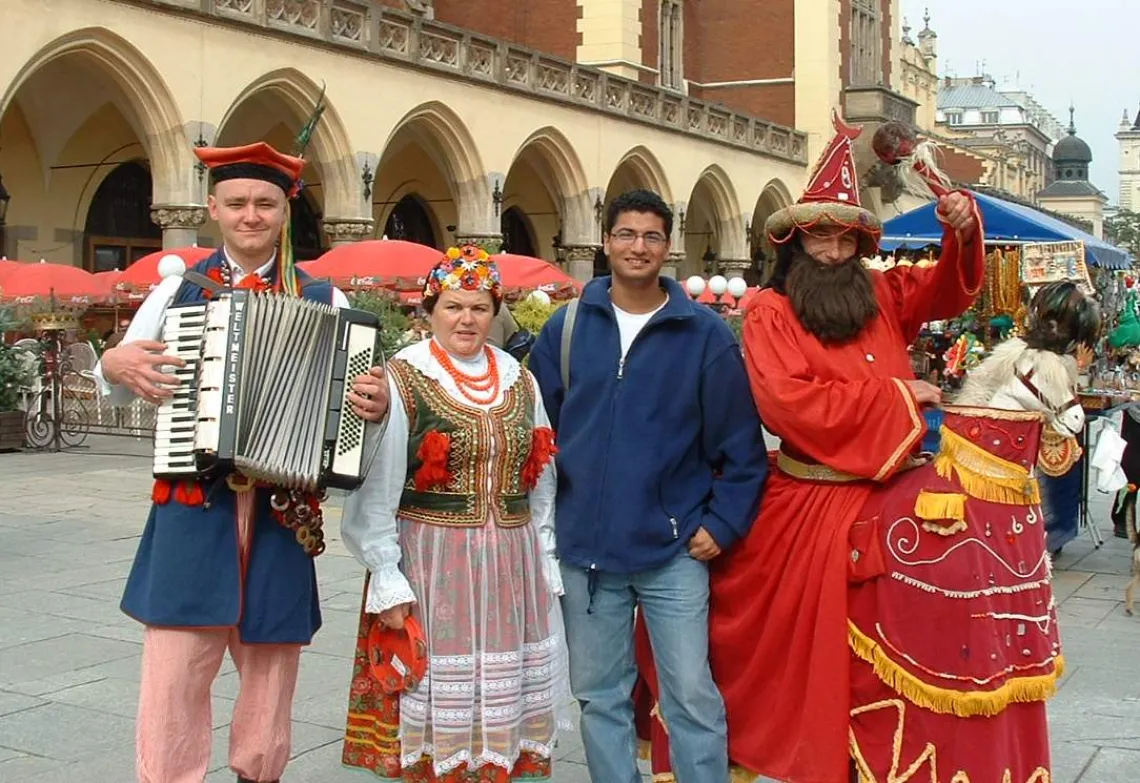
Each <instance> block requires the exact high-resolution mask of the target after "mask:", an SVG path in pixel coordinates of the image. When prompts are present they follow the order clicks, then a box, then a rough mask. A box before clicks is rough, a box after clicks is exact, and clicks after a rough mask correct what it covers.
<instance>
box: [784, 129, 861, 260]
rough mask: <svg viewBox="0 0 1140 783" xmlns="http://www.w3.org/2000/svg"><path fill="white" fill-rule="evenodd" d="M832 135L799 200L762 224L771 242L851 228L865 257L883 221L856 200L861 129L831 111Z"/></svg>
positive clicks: (786, 240) (857, 198)
mask: <svg viewBox="0 0 1140 783" xmlns="http://www.w3.org/2000/svg"><path fill="white" fill-rule="evenodd" d="M831 119H832V124H833V125H834V126H835V136H834V137H833V138H832V140H831V143H829V144H828V145H827V148H826V149H824V151H823V154H822V155H820V158H819V161H818V162H817V163H816V164H815V168H814V169H813V170H812V173H811V177H810V178H809V179H808V183H807V187H806V188H804V194H803V195H802V196H801V197H800V200H799V201H797V202H796V203H795V204H792V205H791V206H788V207H784V208H783V209H780V210H777V211H776V212H774V213H773V214H772V215H771V216H770V217H769V218H768V221H767V223H766V224H765V229H766V230H767V232H768V238H769V239H770V240H771V241H772V243H773V244H776V245H782V244H784V243H786V242H788V241H790V240H791V239H792V238H793V237H794V236H795V235H796V231H797V230H798V231H812V230H813V229H816V228H839V229H842V230H844V231H854V232H855V233H856V236H857V237H858V241H859V250H860V252H861V253H863V254H864V255H867V256H872V255H874V254H875V253H877V252H878V247H879V236H880V235H881V234H882V232H883V224H882V222H881V221H880V220H879V218H878V216H876V215H875V214H874V213H873V212H871V211H870V210H868V209H866V208H865V207H863V205H862V204H861V203H860V202H859V177H858V174H857V172H856V170H855V151H854V142H855V139H857V138H858V137H859V134H860V133H862V132H863V129H862V128H857V127H852V126H850V125H848V124H847V123H845V122H844V121H843V120H842V119H841V118H840V117H839V114H838V113H837V112H833V113H832V117H831Z"/></svg>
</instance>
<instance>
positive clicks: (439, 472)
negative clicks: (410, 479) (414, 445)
mask: <svg viewBox="0 0 1140 783" xmlns="http://www.w3.org/2000/svg"><path fill="white" fill-rule="evenodd" d="M450 457H451V436H450V435H448V434H447V433H446V432H440V431H439V430H432V431H431V432H428V433H427V434H426V435H424V442H423V443H421V444H420V448H419V450H418V451H416V459H418V460H420V462H422V463H423V464H422V465H420V468H419V470H417V471H416V473H415V476H414V479H415V482H416V490H417V491H419V492H426V491H427V490H428V489H430V488H431V487H445V486H447V485H448V484H449V483H451V480H452V478H454V476H453V475H452V473H451V471H450V470H448V469H447V463H448V460H449V459H450Z"/></svg>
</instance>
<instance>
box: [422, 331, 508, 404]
mask: <svg viewBox="0 0 1140 783" xmlns="http://www.w3.org/2000/svg"><path fill="white" fill-rule="evenodd" d="M483 353H484V355H485V356H486V357H487V372H485V373H483V374H482V375H468V374H466V373H464V372H461V371H460V370H459V368H458V367H456V366H455V363H454V362H453V361H451V356H449V355H448V353H447V351H445V350H443V348H441V347H440V345H439V343H437V342H436V341H435V340H432V341H431V355H432V356H434V357H435V360H436V361H437V362H439V363H440V366H442V367H443V369H444V371H445V372H446V373H447V374H448V375H450V376H451V380H453V381H455V387H456V388H457V389H459V393H460V394H462V395H463V396H464V397H465V398H467V399H468V400H469V401H470V402H473V403H475V404H476V405H490V404H491V403H492V402H494V400H495V398H496V397H498V396H499V367H498V363H497V362H496V361H495V353H494V351H492V350H491V348H490V346H486V345H485V346H483ZM468 390H470V391H468ZM483 395H486V396H483Z"/></svg>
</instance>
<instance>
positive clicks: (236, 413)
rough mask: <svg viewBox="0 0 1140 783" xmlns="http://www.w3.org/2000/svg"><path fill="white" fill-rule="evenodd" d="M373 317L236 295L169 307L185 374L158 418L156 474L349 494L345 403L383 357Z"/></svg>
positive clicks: (351, 445) (356, 436)
mask: <svg viewBox="0 0 1140 783" xmlns="http://www.w3.org/2000/svg"><path fill="white" fill-rule="evenodd" d="M378 336H379V321H378V319H377V318H376V316H374V315H372V314H371V313H367V312H364V311H360V310H350V309H341V308H337V307H332V306H330V305H326V304H321V303H318V302H313V301H308V300H305V299H300V298H296V297H287V296H280V295H278V294H274V293H268V292H252V291H245V290H234V291H229V292H226V293H224V294H221V295H219V296H217V297H215V298H214V299H212V300H210V301H208V302H196V303H192V304H186V305H176V306H172V307H171V308H170V309H169V310H167V313H166V322H165V324H164V326H163V336H162V339H163V342H165V343H166V345H167V346H168V353H173V354H174V355H176V356H178V357H179V358H181V359H183V360H184V361H185V362H186V363H187V366H186V367H185V368H184V369H182V370H180V371H179V373H178V375H179V379H180V382H181V383H180V385H179V387H178V388H177V389H176V391H175V394H174V397H173V398H172V399H169V400H167V401H166V402H165V403H163V404H162V405H161V406H160V407H159V410H158V419H157V423H156V426H155V448H154V475H155V477H156V478H163V479H193V478H206V477H211V476H215V475H224V474H225V473H227V472H230V471H233V470H237V471H240V472H241V473H242V474H243V475H245V476H247V477H249V478H252V479H256V480H261V481H265V482H268V483H270V484H273V485H274V486H280V487H286V488H289V489H300V490H306V491H315V490H320V489H324V488H326V487H335V488H339V489H354V488H356V487H357V486H359V485H360V483H361V481H362V480H363V467H364V459H363V455H364V422H363V420H361V419H360V417H358V416H357V415H356V414H355V413H353V411H352V409H351V407H350V406H349V404H348V403H347V401H346V396H347V394H348V392H349V391H350V390H351V385H352V380H353V378H355V377H356V376H357V375H360V374H361V373H365V372H367V371H368V369H369V368H370V367H372V366H373V364H374V362H375V359H376V357H377V355H378V353H379V351H378V350H377V344H378V343H377V338H378Z"/></svg>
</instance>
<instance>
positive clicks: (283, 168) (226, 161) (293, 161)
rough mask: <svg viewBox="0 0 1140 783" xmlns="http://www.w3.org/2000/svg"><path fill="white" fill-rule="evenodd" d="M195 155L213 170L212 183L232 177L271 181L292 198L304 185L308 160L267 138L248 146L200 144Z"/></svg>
mask: <svg viewBox="0 0 1140 783" xmlns="http://www.w3.org/2000/svg"><path fill="white" fill-rule="evenodd" d="M194 154H195V155H197V156H198V160H200V161H202V162H203V163H204V164H206V167H207V168H208V169H209V170H210V183H211V184H216V183H218V182H224V181H225V180H228V179H259V180H263V181H265V182H270V183H272V184H274V185H276V186H277V187H279V188H281V189H282V190H283V191H285V193H286V195H288V196H290V197H292V196H295V195H297V191H298V189H299V187H300V182H301V172H302V171H304V170H305V161H304V160H303V159H301V158H294V157H293V156H292V155H285V154H283V153H281V152H278V151H277V150H275V149H273V148H272V147H270V146H269V145H268V144H266V143H265V142H264V141H259V142H256V143H254V144H246V145H245V146H244V147H196V148H195V149H194Z"/></svg>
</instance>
